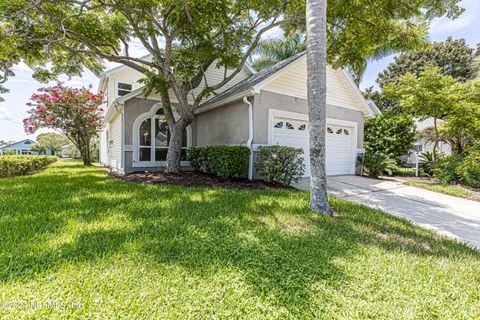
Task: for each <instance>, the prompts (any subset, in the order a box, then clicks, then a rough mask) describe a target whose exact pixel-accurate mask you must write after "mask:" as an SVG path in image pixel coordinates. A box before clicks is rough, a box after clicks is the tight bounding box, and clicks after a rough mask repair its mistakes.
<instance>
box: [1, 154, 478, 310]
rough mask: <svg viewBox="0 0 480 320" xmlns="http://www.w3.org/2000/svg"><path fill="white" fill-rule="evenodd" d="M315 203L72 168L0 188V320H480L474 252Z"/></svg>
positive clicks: (289, 195) (359, 210) (388, 220)
mask: <svg viewBox="0 0 480 320" xmlns="http://www.w3.org/2000/svg"><path fill="white" fill-rule="evenodd" d="M308 198H309V195H308V193H306V192H300V191H294V190H276V191H275V190H272V191H259V190H252V191H250V190H243V191H238V190H222V189H201V188H196V189H195V188H194V189H187V188H183V187H172V186H155V185H151V184H134V183H126V182H121V181H119V180H114V179H109V178H107V175H106V171H105V170H103V169H100V168H95V167H93V168H83V167H82V166H80V165H79V164H78V162H72V161H60V162H58V163H56V164H54V165H53V166H52V167H51V168H49V169H47V170H46V171H43V172H41V173H39V174H36V175H33V176H27V177H17V178H10V179H0V237H1V238H0V318H2V319H4V318H5V319H21V318H29V319H65V318H68V319H75V318H78V319H80V318H86V319H92V318H102V319H107V318H108V319H208V318H215V319H238V318H245V319H284V318H285V319H308V318H326V319H365V318H375V319H432V318H435V319H451V318H458V319H473V318H480V308H479V305H480V254H479V253H478V252H477V251H474V250H473V249H470V248H468V247H466V246H464V245H462V244H460V243H458V242H455V241H452V240H448V239H446V238H442V237H439V236H437V235H434V234H432V233H430V232H429V231H426V230H423V229H421V228H418V227H415V226H413V225H412V224H410V223H408V222H406V221H404V220H400V219H397V218H394V217H391V216H388V215H385V214H383V213H381V212H380V211H376V210H372V209H368V208H366V207H364V206H360V205H354V204H351V203H348V202H345V201H341V200H335V199H332V205H333V207H334V209H335V211H336V215H335V216H334V217H325V216H319V215H316V214H314V213H312V212H311V211H309V210H308ZM48 303H50V304H48Z"/></svg>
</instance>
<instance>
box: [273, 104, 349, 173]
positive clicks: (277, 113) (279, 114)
mask: <svg viewBox="0 0 480 320" xmlns="http://www.w3.org/2000/svg"><path fill="white" fill-rule="evenodd" d="M275 118H284V119H293V120H300V121H307V122H308V121H309V117H308V114H305V113H298V112H291V111H284V110H278V109H268V139H267V141H268V144H269V145H273V126H274V121H275ZM326 120H327V121H326V125H327V126H328V125H332V126H336V125H337V126H342V127H349V128H351V129H352V130H351V136H352V165H351V170H350V174H355V165H356V163H357V151H358V122H355V121H348V120H341V119H334V118H327V119H326Z"/></svg>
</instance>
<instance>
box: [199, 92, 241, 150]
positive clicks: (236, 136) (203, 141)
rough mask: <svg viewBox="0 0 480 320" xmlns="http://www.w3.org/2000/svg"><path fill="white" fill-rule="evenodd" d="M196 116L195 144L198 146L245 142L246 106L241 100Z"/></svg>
mask: <svg viewBox="0 0 480 320" xmlns="http://www.w3.org/2000/svg"><path fill="white" fill-rule="evenodd" d="M196 118H197V119H196V125H195V129H196V142H197V143H196V145H198V146H205V145H220V144H225V145H244V144H246V143H247V140H248V107H247V105H245V104H244V103H243V101H237V102H233V103H231V104H227V105H225V106H221V107H219V108H216V109H213V110H210V111H207V112H204V113H200V114H198V115H197V117H196ZM194 136H195V134H194Z"/></svg>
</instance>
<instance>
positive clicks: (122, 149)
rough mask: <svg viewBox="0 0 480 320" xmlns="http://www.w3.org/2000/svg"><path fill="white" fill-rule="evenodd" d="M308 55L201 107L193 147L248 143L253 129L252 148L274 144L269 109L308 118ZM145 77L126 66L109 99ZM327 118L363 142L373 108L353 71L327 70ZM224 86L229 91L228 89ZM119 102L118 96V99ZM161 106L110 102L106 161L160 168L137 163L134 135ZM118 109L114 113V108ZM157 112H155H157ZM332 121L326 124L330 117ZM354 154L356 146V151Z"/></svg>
mask: <svg viewBox="0 0 480 320" xmlns="http://www.w3.org/2000/svg"><path fill="white" fill-rule="evenodd" d="M305 67H306V66H305V61H304V58H301V59H299V60H298V61H295V62H294V63H292V65H289V66H287V67H286V68H285V70H282V71H281V72H279V73H278V74H277V75H273V76H272V79H271V80H270V81H269V82H262V83H260V84H259V86H258V88H257V87H255V88H252V89H251V90H247V91H245V92H244V93H242V94H240V95H236V96H233V97H232V98H229V99H225V100H221V103H219V104H217V105H214V106H210V107H208V108H200V109H199V110H198V112H196V114H195V118H194V120H193V123H192V124H191V125H190V127H189V128H188V130H187V135H188V146H205V145H247V144H248V142H249V138H250V134H249V130H250V129H251V128H252V127H253V137H252V141H251V146H252V148H253V149H255V146H257V145H266V144H268V143H269V128H270V127H271V126H272V124H271V121H272V117H271V115H270V112H272V111H274V112H287V113H295V114H300V115H302V116H303V118H304V119H306V120H308V116H307V114H308V109H307V99H306V90H307V86H306V72H305ZM248 76H249V73H248V72H247V71H245V72H242V73H241V74H240V75H239V77H238V78H236V79H235V80H234V82H232V83H230V84H229V85H228V86H227V87H226V88H228V87H231V86H232V85H234V84H236V83H238V82H240V81H242V80H244V79H246V78H247V77H248ZM140 77H141V75H140V74H139V73H138V72H136V71H133V70H129V69H122V70H120V71H119V72H117V73H115V74H110V75H109V76H108V84H107V87H108V91H109V92H108V97H109V102H110V103H111V102H112V101H113V100H115V99H116V98H118V97H115V91H116V82H118V81H127V80H128V81H132V82H133V83H135V84H134V89H135V88H137V87H139V85H138V79H139V78H140ZM209 77H210V79H211V80H212V81H215V80H216V81H218V79H220V70H215V69H213V70H209ZM327 82H328V83H327V118H328V119H330V121H334V120H340V121H345V122H348V123H351V124H352V123H353V124H354V125H353V127H354V128H355V130H356V135H355V137H356V140H355V139H353V141H356V147H357V148H362V146H363V130H364V119H365V117H366V116H371V115H372V112H371V110H370V109H369V108H368V106H366V105H365V101H364V99H363V97H361V95H359V92H358V89H357V88H356V87H355V88H354V87H352V83H351V82H350V80H349V79H348V75H347V74H346V73H345V72H344V71H343V70H333V69H331V68H330V67H329V68H328V75H327ZM226 88H225V89H226ZM244 98H248V101H249V102H250V104H251V111H252V124H251V125H252V127H250V123H249V110H250V109H249V108H250V105H249V104H248V103H245V101H244V100H243V99H244ZM115 101H117V100H115ZM157 107H158V108H160V107H161V100H160V98H159V97H158V96H149V97H148V98H147V99H145V98H143V97H142V96H141V94H138V95H136V96H134V93H132V97H129V96H127V97H125V99H123V100H120V102H116V103H113V104H112V103H111V105H110V116H109V117H108V120H107V121H106V123H105V129H104V130H103V131H102V132H101V133H100V154H101V162H102V163H103V164H105V165H107V166H109V167H110V168H112V169H114V170H116V171H119V172H121V173H130V172H133V171H145V170H148V171H154V170H159V169H161V167H160V166H159V165H157V164H155V165H152V163H150V164H149V165H147V166H145V167H142V165H143V163H140V164H139V163H135V158H138V156H137V155H136V154H137V152H136V151H138V148H139V147H138V141H135V140H138V138H136V139H135V136H137V137H138V133H134V130H138V129H136V128H135V124H136V123H137V124H138V123H139V121H140V119H143V118H142V117H145V115H147V114H152V115H153V113H154V110H156V108H157ZM112 110H113V111H112ZM152 112H153V113H152ZM328 119H327V124H328V121H329V120H328ZM352 152H353V153H355V152H356V150H352Z"/></svg>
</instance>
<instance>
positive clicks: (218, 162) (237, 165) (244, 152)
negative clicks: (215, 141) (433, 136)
mask: <svg viewBox="0 0 480 320" xmlns="http://www.w3.org/2000/svg"><path fill="white" fill-rule="evenodd" d="M249 155H250V149H248V148H247V147H244V146H205V147H195V148H190V149H189V150H188V152H187V160H188V161H190V165H191V166H192V167H193V168H194V169H195V170H197V171H204V172H208V173H211V174H213V175H215V176H217V177H219V178H221V179H227V180H228V179H233V178H238V177H240V176H242V175H244V174H246V173H247V170H248V157H249Z"/></svg>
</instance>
